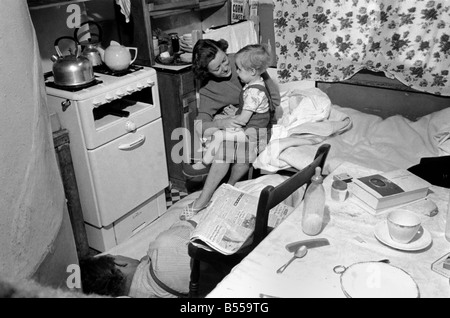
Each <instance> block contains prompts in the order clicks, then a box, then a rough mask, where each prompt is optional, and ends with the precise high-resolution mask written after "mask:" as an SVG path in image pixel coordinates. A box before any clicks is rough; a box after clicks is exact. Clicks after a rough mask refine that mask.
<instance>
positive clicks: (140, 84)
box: [136, 82, 145, 90]
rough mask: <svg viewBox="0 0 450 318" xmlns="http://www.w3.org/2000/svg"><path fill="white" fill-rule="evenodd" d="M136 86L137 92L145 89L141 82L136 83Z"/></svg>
mask: <svg viewBox="0 0 450 318" xmlns="http://www.w3.org/2000/svg"><path fill="white" fill-rule="evenodd" d="M136 86H137V88H138V89H139V90H141V89H143V88H144V87H145V85H144V84H142V83H141V82H139V83H137V85H136Z"/></svg>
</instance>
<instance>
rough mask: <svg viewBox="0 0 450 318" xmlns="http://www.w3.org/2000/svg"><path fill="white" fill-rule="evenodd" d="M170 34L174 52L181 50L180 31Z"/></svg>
mask: <svg viewBox="0 0 450 318" xmlns="http://www.w3.org/2000/svg"><path fill="white" fill-rule="evenodd" d="M169 36H170V40H171V42H172V50H173V53H174V54H175V53H178V52H179V51H180V39H179V38H178V33H170V34H169Z"/></svg>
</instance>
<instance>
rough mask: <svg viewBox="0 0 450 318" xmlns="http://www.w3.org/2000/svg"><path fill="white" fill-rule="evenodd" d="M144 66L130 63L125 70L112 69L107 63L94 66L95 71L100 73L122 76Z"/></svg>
mask: <svg viewBox="0 0 450 318" xmlns="http://www.w3.org/2000/svg"><path fill="white" fill-rule="evenodd" d="M143 68H144V67H143V66H139V65H130V67H128V68H127V69H126V70H123V71H112V70H110V69H109V68H108V67H107V66H106V65H105V64H102V65H99V66H94V73H100V74H105V75H110V76H117V77H121V76H124V75H127V74H131V73H134V72H136V71H139V70H142V69H143Z"/></svg>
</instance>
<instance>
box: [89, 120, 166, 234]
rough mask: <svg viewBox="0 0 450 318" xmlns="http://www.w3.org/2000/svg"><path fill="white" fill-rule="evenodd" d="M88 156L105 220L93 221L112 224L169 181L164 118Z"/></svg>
mask: <svg viewBox="0 0 450 318" xmlns="http://www.w3.org/2000/svg"><path fill="white" fill-rule="evenodd" d="M88 157H89V162H90V165H91V170H92V182H93V183H94V188H95V195H96V201H97V207H98V213H99V218H100V220H101V223H102V224H93V225H97V226H107V225H110V224H111V223H112V222H114V221H116V220H117V219H119V218H120V217H122V216H124V215H125V214H127V213H128V212H130V211H131V210H133V209H134V208H136V207H137V206H138V205H140V204H142V203H143V202H145V201H147V200H148V199H150V198H152V197H153V196H154V195H155V194H157V193H158V192H160V191H161V190H163V189H165V188H166V187H167V186H168V185H169V181H168V173H167V165H166V155H165V148H164V137H163V129H162V121H161V118H159V119H157V120H155V121H153V122H151V123H149V124H147V125H144V126H142V127H140V128H139V129H137V130H136V132H135V133H129V134H126V135H124V136H122V137H120V138H118V139H115V140H113V141H111V142H109V143H107V144H105V145H103V146H101V147H98V148H96V149H94V150H89V151H88ZM83 212H85V211H83ZM85 213H86V212H85ZM89 219H91V218H89Z"/></svg>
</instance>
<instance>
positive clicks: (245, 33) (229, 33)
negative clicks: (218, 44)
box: [203, 21, 258, 53]
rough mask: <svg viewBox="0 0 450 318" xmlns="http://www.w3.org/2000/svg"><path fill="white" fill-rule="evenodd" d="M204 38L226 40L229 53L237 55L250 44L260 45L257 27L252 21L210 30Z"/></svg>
mask: <svg viewBox="0 0 450 318" xmlns="http://www.w3.org/2000/svg"><path fill="white" fill-rule="evenodd" d="M203 38H204V39H211V40H216V41H218V40H220V39H224V40H226V41H227V42H228V45H229V47H228V49H227V53H236V52H237V51H239V50H240V49H241V48H243V47H244V46H246V45H248V44H257V43H258V36H257V34H256V30H255V25H254V24H253V22H252V21H243V22H240V23H236V24H232V25H227V26H225V27H222V28H219V29H215V30H211V29H208V30H206V31H205V34H204V35H203Z"/></svg>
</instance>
